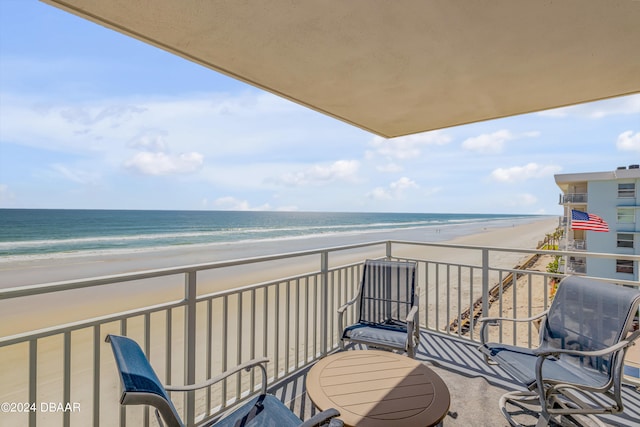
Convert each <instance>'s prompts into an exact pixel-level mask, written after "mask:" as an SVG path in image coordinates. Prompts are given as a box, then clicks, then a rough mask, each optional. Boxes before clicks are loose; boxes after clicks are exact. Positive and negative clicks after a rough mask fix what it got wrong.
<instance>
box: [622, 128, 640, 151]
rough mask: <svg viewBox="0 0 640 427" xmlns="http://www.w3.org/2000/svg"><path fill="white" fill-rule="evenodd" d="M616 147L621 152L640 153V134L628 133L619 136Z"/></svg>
mask: <svg viewBox="0 0 640 427" xmlns="http://www.w3.org/2000/svg"><path fill="white" fill-rule="evenodd" d="M616 147H617V148H618V150H620V151H640V132H636V133H635V134H634V133H633V131H630V130H628V131H626V132H622V133H621V134H620V135H618V141H617V142H616Z"/></svg>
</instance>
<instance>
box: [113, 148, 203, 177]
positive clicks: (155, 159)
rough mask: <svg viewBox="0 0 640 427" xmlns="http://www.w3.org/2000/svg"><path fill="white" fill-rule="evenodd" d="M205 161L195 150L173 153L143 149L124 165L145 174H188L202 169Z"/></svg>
mask: <svg viewBox="0 0 640 427" xmlns="http://www.w3.org/2000/svg"><path fill="white" fill-rule="evenodd" d="M203 161H204V157H203V156H202V154H200V153H195V152H191V153H182V154H178V155H171V154H167V153H162V152H161V153H152V152H149V151H141V152H139V153H137V154H136V155H134V156H133V158H131V159H129V160H128V161H126V162H125V164H124V166H125V167H126V168H127V169H131V170H133V171H136V172H139V173H142V174H145V175H171V174H187V173H192V172H195V171H196V170H198V169H200V167H201V166H202V164H203Z"/></svg>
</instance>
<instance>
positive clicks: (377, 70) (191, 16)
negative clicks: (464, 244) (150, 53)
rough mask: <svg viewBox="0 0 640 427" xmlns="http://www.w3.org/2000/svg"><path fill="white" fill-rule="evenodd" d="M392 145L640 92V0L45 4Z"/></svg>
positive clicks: (100, 0) (73, 0) (69, 0)
mask: <svg viewBox="0 0 640 427" xmlns="http://www.w3.org/2000/svg"><path fill="white" fill-rule="evenodd" d="M43 1H45V2H46V3H50V4H52V5H54V6H57V7H60V8H62V9H64V10H67V11H69V12H71V13H74V14H76V15H79V16H81V17H83V18H86V19H88V20H91V21H94V22H96V23H98V24H100V25H104V26H106V27H109V28H112V29H114V30H116V31H119V32H121V33H124V34H127V35H129V36H131V37H134V38H136V39H139V40H142V41H144V42H146V43H149V44H151V45H154V46H157V47H159V48H161V49H164V50H166V51H169V52H171V53H174V54H176V55H179V56H181V57H183V58H185V59H188V60H190V61H193V62H196V63H198V64H201V65H203V66H205V67H209V68H211V69H213V70H216V71H218V72H221V73H224V74H226V75H229V76H231V77H234V78H236V79H238V80H241V81H244V82H246V83H249V84H251V85H253V86H256V87H259V88H261V89H264V90H266V91H269V92H272V93H274V94H277V95H279V96H282V97H284V98H287V99H290V100H292V101H294V102H297V103H299V104H302V105H305V106H307V107H309V108H312V109H314V110H317V111H319V112H322V113H324V114H327V115H329V116H332V117H335V118H337V119H340V120H343V121H345V122H347V123H351V124H353V125H355V126H358V127H360V128H362V129H366V130H368V131H370V132H373V133H375V134H378V135H381V136H384V137H395V136H400V135H407V134H413V133H417V132H423V131H428V130H434V129H439V128H445V127H450V126H456V125H461V124H466V123H471V122H477V121H482V120H489V119H494V118H499V117H506V116H511V115H517V114H523V113H529V112H534V111H540V110H545V109H550V108H556V107H562V106H567V105H573V104H577V103H582V102H589V101H595V100H599V99H605V98H610V97H616V96H622V95H629V94H633V93H638V92H640V53H639V52H640V25H639V22H640V1H635V0H617V1H611V0H589V1H586V0H562V1H551V0H536V1H513V0H477V1H473V2H456V1H449V0H404V1H375V0H349V1H343V0H340V1H337V0H336V1H320V0H308V1H301V2H292V1H290V0H286V1H285V0H269V1H258V0H255V1H233V0H232V1H214V0H209V1H204V0H180V1H177V0H136V1H131V0H109V1H104V0H43Z"/></svg>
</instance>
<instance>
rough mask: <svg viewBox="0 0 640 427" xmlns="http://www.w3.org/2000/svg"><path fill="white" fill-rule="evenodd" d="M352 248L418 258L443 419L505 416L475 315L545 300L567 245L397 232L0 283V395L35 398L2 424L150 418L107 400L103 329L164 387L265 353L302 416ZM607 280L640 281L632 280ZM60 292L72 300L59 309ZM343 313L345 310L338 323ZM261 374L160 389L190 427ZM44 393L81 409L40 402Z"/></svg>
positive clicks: (631, 396) (331, 338) (427, 356)
mask: <svg viewBox="0 0 640 427" xmlns="http://www.w3.org/2000/svg"><path fill="white" fill-rule="evenodd" d="M416 245H418V246H422V247H431V248H434V247H435V248H437V256H433V257H430V258H429V259H422V258H417V259H416V258H409V257H408V256H407V255H406V254H408V253H417V252H419V251H416V250H415V246H416ZM364 252H366V254H367V256H368V257H372V258H376V257H378V258H383V257H386V258H390V259H402V260H407V259H411V260H413V261H415V262H417V265H418V269H417V273H416V280H417V285H418V286H419V287H420V290H421V294H420V312H419V320H420V328H421V333H422V338H421V343H420V348H419V350H418V355H417V359H418V360H421V361H423V362H424V363H426V364H427V365H428V366H429V367H430V368H432V369H433V370H434V371H436V373H437V374H438V375H440V376H441V377H442V378H443V379H444V381H445V383H446V384H447V386H448V387H449V390H450V392H451V407H450V412H449V414H448V415H447V417H446V418H445V420H444V424H445V425H447V426H468V425H483V426H497V425H506V421H505V420H504V418H503V416H502V414H501V413H500V411H499V409H498V400H499V398H500V396H501V395H502V394H503V393H505V392H506V391H509V390H514V389H517V388H518V386H517V385H516V382H515V381H514V380H513V379H512V378H511V377H509V376H508V375H507V374H506V373H504V372H503V371H501V370H500V369H496V368H495V367H492V366H487V365H486V364H485V363H484V361H483V358H482V356H481V354H480V352H479V351H477V350H476V348H477V346H478V345H479V327H478V326H477V325H476V320H477V318H478V317H480V316H483V315H491V316H494V315H499V316H508V317H528V316H530V315H531V314H535V313H538V312H541V311H543V310H545V309H546V308H547V307H548V305H549V303H550V298H551V295H552V290H553V287H552V281H553V279H555V278H556V277H557V276H558V274H557V273H548V272H546V268H545V267H546V265H547V264H548V263H549V262H550V261H551V260H552V259H553V258H554V257H555V256H565V255H567V256H568V255H569V254H570V253H567V252H563V251H541V250H525V249H508V248H492V247H477V246H457V245H449V244H436V243H434V244H425V243H415V242H400V241H383V242H373V243H366V244H359V245H352V246H344V247H337V248H329V249H318V250H311V251H304V252H297V253H288V254H282V255H272V256H266V257H259V258H248V259H241V260H236V261H224V262H216V263H210V264H202V265H191V266H185V267H175V268H166V269H162V270H152V271H144V272H135V273H127V274H120V275H114V276H104V277H97V278H87V279H81V280H71V281H65V282H57V283H43V284H40V285H33V286H25V287H16V288H7V289H3V290H0V310H3V308H6V307H9V306H11V307H13V310H12V312H14V313H21V315H22V316H23V317H22V319H20V318H19V317H16V316H18V315H16V316H14V317H11V318H8V317H6V316H5V319H4V324H3V329H2V330H3V331H4V332H3V333H2V336H0V360H2V363H1V365H0V366H1V367H0V384H2V387H1V389H0V395H1V396H0V397H1V398H0V401H1V402H21V403H24V402H31V403H35V404H36V405H37V409H38V410H35V411H31V410H26V411H20V412H15V413H2V414H0V425H7V426H9V425H11V426H14V425H16V426H17V425H21V426H22V425H24V426H31V427H33V426H58V425H60V426H87V425H94V426H117V425H120V426H121V425H130V426H155V425H157V423H156V420H155V418H154V416H153V413H152V412H151V411H150V410H149V409H148V408H145V407H135V408H131V407H127V408H124V407H121V406H120V405H119V399H120V385H119V380H118V377H117V373H116V368H115V363H114V360H113V357H112V355H111V354H110V350H109V348H108V344H105V343H104V338H105V336H106V335H107V334H118V335H127V336H130V337H132V338H134V339H135V340H136V341H138V342H139V343H140V344H141V346H142V348H143V349H144V351H145V353H146V354H147V356H148V357H149V359H150V361H151V363H152V365H153V366H154V368H155V370H156V372H157V373H158V375H159V376H160V379H161V380H162V381H163V382H164V383H165V384H172V385H178V384H193V383H196V382H200V381H203V380H204V379H206V378H211V377H212V376H215V375H217V374H219V373H220V372H222V371H224V370H226V369H228V368H230V367H233V366H236V365H239V364H241V363H243V362H246V361H248V360H249V359H253V358H256V357H267V358H268V359H269V363H268V367H267V374H268V375H267V376H268V386H269V390H270V391H271V392H272V393H273V394H275V395H276V396H277V397H278V398H280V399H281V400H282V401H283V402H285V403H286V404H287V405H289V407H290V408H291V409H292V410H293V411H294V412H295V413H296V414H297V415H299V416H300V417H301V418H303V419H306V418H309V417H310V416H311V415H312V414H313V413H315V412H316V411H317V409H316V408H315V407H314V406H313V404H312V403H311V401H310V399H309V398H308V396H307V394H306V390H305V378H306V372H307V371H308V369H309V368H310V367H311V366H312V365H313V364H314V363H315V362H316V361H317V360H319V359H320V358H322V357H324V356H325V355H327V354H329V353H332V352H334V351H338V348H339V331H338V324H337V318H338V317H337V309H338V307H340V306H341V305H342V304H343V303H344V302H346V301H348V300H349V299H351V298H353V296H354V295H355V294H356V292H357V287H358V284H359V279H360V277H361V273H362V264H363V261H364V260H363V259H362V254H363V253H364ZM584 255H585V258H586V257H588V256H589V254H588V253H585V254H584ZM597 256H598V257H600V258H602V257H609V258H612V259H613V258H615V255H613V254H611V255H607V254H597ZM635 258H637V259H636V261H639V260H640V256H637V257H635ZM635 258H634V259H635ZM462 259H464V262H462V261H460V260H462ZM282 265H288V266H291V265H294V266H297V267H299V268H298V270H299V272H297V273H296V274H294V275H291V276H287V277H280V276H281V275H279V274H278V270H279V268H278V267H279V266H282ZM239 272H242V274H241V275H240V274H239ZM247 272H252V273H251V274H247ZM236 276H237V277H240V276H241V277H242V278H243V279H242V280H243V281H240V282H239V281H238V280H236V279H235V277H236ZM256 278H257V280H256ZM220 281H225V282H226V281H231V282H233V289H227V290H223V291H219V290H217V291H211V283H216V282H220ZM616 282H617V283H621V284H625V285H628V286H634V287H638V283H637V282H633V281H619V280H618V281H616ZM114 293H120V294H122V295H124V296H125V298H124V299H125V300H126V307H123V308H118V309H117V310H111V309H109V307H106V306H107V305H108V304H107V303H106V301H107V300H108V299H109V296H110V295H113V294H114ZM72 301H76V302H78V301H79V302H80V307H81V308H83V309H74V310H71V308H70V307H71V305H70V304H71V302H72ZM36 302H37V303H38V304H40V305H42V304H46V305H49V306H51V307H55V308H59V309H60V310H66V311H67V312H68V313H69V315H71V313H73V316H75V317H69V318H68V321H67V322H66V323H64V324H46V323H41V324H38V323H37V321H36V320H34V319H33V318H34V317H36V316H35V314H37V313H34V312H33V307H34V306H35V305H36ZM22 307H23V308H24V309H22ZM29 307H31V310H29ZM354 316H355V313H354V312H350V313H348V316H347V322H352V321H354ZM491 339H492V340H493V341H499V342H504V343H508V344H517V345H524V346H528V347H533V346H536V345H537V342H538V340H537V331H536V330H535V328H531V327H527V326H525V327H524V328H522V329H520V328H514V329H511V328H509V329H507V328H505V329H502V328H496V330H495V331H494V332H492V336H491ZM638 362H640V360H639V361H638ZM638 366H640V364H638ZM259 377H260V375H259V374H256V375H255V376H254V374H253V373H244V372H243V373H241V374H239V375H238V376H237V377H234V378H231V379H229V380H227V381H224V382H222V383H220V384H216V385H215V386H211V387H209V388H207V389H205V390H203V391H200V392H188V393H186V394H184V396H181V395H180V394H178V393H173V394H172V399H173V400H174V403H175V404H176V407H177V410H178V411H179V412H180V415H181V416H182V418H183V419H184V420H185V421H186V424H187V425H188V426H200V425H204V424H205V423H206V422H207V421H210V420H212V419H214V418H216V417H218V416H219V415H220V414H221V413H223V412H225V411H226V410H228V409H229V408H231V407H233V406H234V405H236V404H237V403H239V402H241V401H244V400H246V399H247V398H248V396H250V395H252V394H253V393H254V392H255V390H257V388H258V387H259V382H260V378H259ZM625 381H629V385H628V386H626V387H625V388H624V396H625V402H626V404H625V411H624V413H622V414H621V415H617V416H603V417H601V418H602V420H603V422H604V423H605V425H611V426H614V425H631V423H633V422H634V420H637V419H638V418H639V417H640V399H639V398H638V394H637V391H635V388H634V385H633V381H634V379H633V378H629V379H626V380H625ZM48 402H50V403H54V404H62V405H65V404H72V405H74V406H71V408H76V407H77V408H79V410H78V411H73V410H71V411H61V410H56V411H43V410H39V409H40V405H42V403H45V404H46V403H48ZM529 415H530V414H529ZM523 416H527V414H526V413H525V414H523ZM532 423H533V424H535V420H534V421H532Z"/></svg>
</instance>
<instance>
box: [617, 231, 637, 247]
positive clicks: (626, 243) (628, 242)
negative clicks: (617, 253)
mask: <svg viewBox="0 0 640 427" xmlns="http://www.w3.org/2000/svg"><path fill="white" fill-rule="evenodd" d="M617 241H618V245H617V246H618V247H619V248H633V234H631V233H618V236H617Z"/></svg>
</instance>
